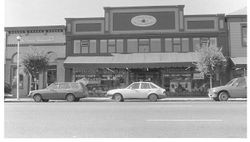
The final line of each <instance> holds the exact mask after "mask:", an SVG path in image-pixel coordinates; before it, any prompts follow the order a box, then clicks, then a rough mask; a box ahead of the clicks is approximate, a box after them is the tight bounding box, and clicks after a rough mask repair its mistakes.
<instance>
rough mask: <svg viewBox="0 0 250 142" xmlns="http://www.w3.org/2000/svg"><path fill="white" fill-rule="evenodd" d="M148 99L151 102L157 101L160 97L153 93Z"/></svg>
mask: <svg viewBox="0 0 250 142" xmlns="http://www.w3.org/2000/svg"><path fill="white" fill-rule="evenodd" d="M148 99H149V101H150V102H156V101H157V99H158V96H157V95H156V94H151V95H149V96H148Z"/></svg>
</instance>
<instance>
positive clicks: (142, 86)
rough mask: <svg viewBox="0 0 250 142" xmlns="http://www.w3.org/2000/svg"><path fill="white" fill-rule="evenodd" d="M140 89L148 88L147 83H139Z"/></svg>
mask: <svg viewBox="0 0 250 142" xmlns="http://www.w3.org/2000/svg"><path fill="white" fill-rule="evenodd" d="M141 89H150V85H149V83H141Z"/></svg>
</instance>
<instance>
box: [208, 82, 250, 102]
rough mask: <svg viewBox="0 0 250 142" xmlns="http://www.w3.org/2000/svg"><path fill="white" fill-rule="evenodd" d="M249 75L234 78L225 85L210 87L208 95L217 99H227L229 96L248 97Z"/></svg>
mask: <svg viewBox="0 0 250 142" xmlns="http://www.w3.org/2000/svg"><path fill="white" fill-rule="evenodd" d="M246 80H247V77H239V78H234V79H232V80H231V81H229V82H228V83H227V84H226V85H224V86H219V87H215V88H212V89H209V93H208V96H209V97H210V98H212V99H213V100H215V101H227V100H228V98H246V97H247V85H246Z"/></svg>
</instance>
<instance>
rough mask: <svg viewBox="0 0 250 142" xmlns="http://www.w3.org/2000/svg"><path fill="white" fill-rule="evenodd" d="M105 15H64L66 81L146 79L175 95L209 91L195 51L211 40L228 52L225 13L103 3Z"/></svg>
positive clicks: (120, 83) (111, 84)
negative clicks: (199, 13) (186, 12)
mask: <svg viewBox="0 0 250 142" xmlns="http://www.w3.org/2000/svg"><path fill="white" fill-rule="evenodd" d="M104 15H105V16H104V17H99V18H65V20H66V32H65V35H66V57H67V58H66V60H65V62H64V67H65V81H76V80H79V79H82V78H84V79H87V80H88V82H89V84H92V85H93V86H97V87H100V86H101V87H103V88H104V90H107V89H111V88H119V87H124V86H126V85H128V84H130V83H131V82H133V81H142V80H143V81H152V82H154V83H156V84H158V85H160V86H162V87H164V88H166V89H167V90H168V92H169V93H170V94H173V95H175V94H182V95H190V94H197V95H206V93H205V92H206V91H207V87H208V83H207V81H208V79H207V77H206V76H203V75H201V74H200V73H199V72H197V71H196V70H195V66H194V64H193V62H195V61H197V57H196V53H195V50H196V49H198V48H199V47H201V46H203V45H207V44H210V45H211V46H218V47H222V52H223V54H224V56H229V49H228V41H227V40H228V35H227V25H226V22H225V15H224V14H214V15H185V14H184V5H176V6H149V7H105V8H104ZM221 78H222V80H223V81H224V82H226V81H227V79H228V78H229V77H228V76H227V75H221V76H219V75H217V77H216V79H215V83H216V82H217V84H218V82H220V83H221V80H220V79H221ZM95 89H96V88H95Z"/></svg>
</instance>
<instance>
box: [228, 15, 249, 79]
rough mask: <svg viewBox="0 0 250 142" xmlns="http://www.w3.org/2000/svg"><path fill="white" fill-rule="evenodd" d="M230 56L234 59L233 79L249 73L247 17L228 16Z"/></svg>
mask: <svg viewBox="0 0 250 142" xmlns="http://www.w3.org/2000/svg"><path fill="white" fill-rule="evenodd" d="M226 21H227V25H228V41H229V55H230V57H231V59H232V63H233V68H232V74H231V76H232V78H235V77H240V76H246V73H247V15H246V14H239V13H238V14H237V15H235V14H234V15H227V16H226Z"/></svg>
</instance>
